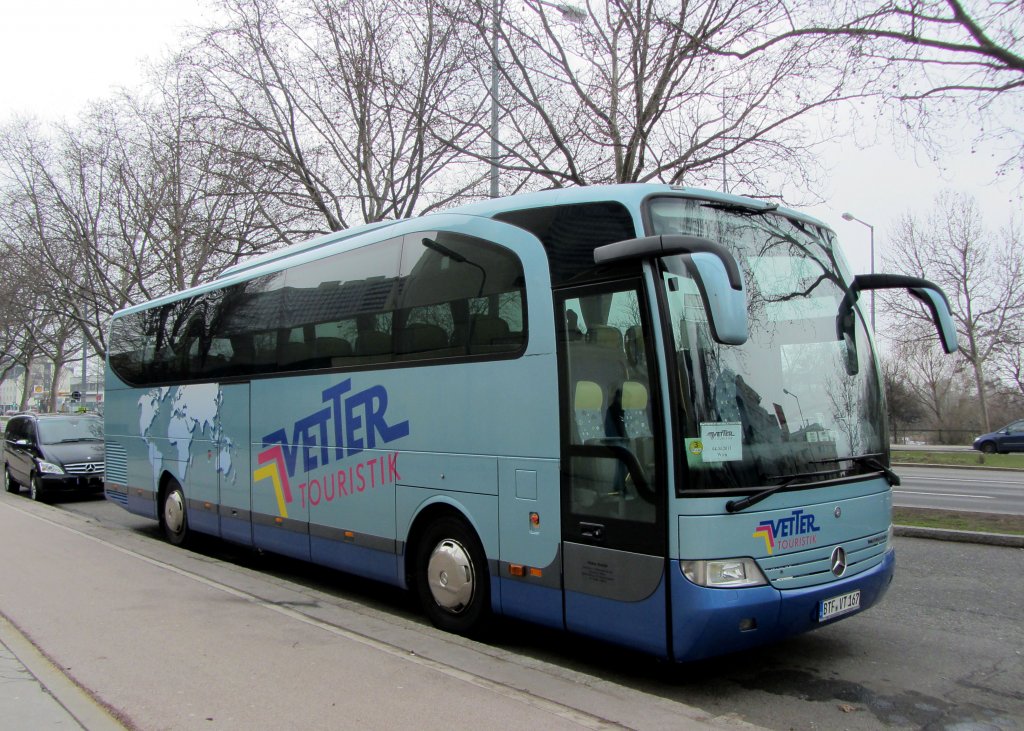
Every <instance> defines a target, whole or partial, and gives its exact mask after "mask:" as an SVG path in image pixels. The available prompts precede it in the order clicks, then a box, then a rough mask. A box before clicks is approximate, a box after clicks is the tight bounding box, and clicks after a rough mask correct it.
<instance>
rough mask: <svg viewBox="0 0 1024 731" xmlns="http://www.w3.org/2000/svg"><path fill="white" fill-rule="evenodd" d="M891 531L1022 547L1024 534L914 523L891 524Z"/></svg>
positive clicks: (962, 541)
mask: <svg viewBox="0 0 1024 731" xmlns="http://www.w3.org/2000/svg"><path fill="white" fill-rule="evenodd" d="M893 532H894V533H895V534H896V535H898V536H905V537H907V538H930V539H932V540H936V541H956V542H959V543H981V544H985V545H989V546H1006V547H1008V548H1024V536H1015V535H1009V534H1006V533H979V532H975V531H966V530H950V529H948V528H921V527H918V526H914V525H896V526H893Z"/></svg>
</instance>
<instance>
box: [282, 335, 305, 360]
mask: <svg viewBox="0 0 1024 731" xmlns="http://www.w3.org/2000/svg"><path fill="white" fill-rule="evenodd" d="M309 351H310V347H309V346H308V345H306V343H303V342H299V341H295V340H292V341H290V342H287V343H285V344H284V346H283V347H282V348H281V365H284V366H295V365H299V364H300V363H305V362H306V361H308V360H309Z"/></svg>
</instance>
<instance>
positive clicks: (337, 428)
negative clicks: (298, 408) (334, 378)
mask: <svg viewBox="0 0 1024 731" xmlns="http://www.w3.org/2000/svg"><path fill="white" fill-rule="evenodd" d="M322 396H323V403H324V404H326V405H325V406H324V407H322V408H320V409H318V410H317V411H314V412H313V413H312V414H309V415H307V416H304V417H302V418H301V419H299V420H298V421H296V422H295V423H294V425H293V426H292V428H291V430H290V433H289V430H287V429H285V428H282V429H278V430H277V431H274V432H272V433H270V434H268V435H267V436H265V437H263V446H264V449H263V451H262V452H260V453H259V454H258V455H257V456H256V461H257V463H258V464H259V467H257V468H256V469H255V470H253V473H252V478H253V482H263V481H269V482H270V484H271V486H272V487H273V490H274V497H275V499H276V502H277V512H278V514H279V515H280V516H281V517H282V518H287V517H288V506H289V505H292V504H293V503H294V502H295V500H296V496H295V493H296V492H297V493H298V498H297V499H298V501H299V503H300V505H301V507H302V508H306V507H307V506H309V505H314V506H315V505H319V504H320V503H321V502H324V501H326V502H331V501H333V500H338V499H341V498H343V497H348V496H351V495H356V494H359V493H362V492H365V491H366V490H367V489H370V490H373V489H376V488H378V487H383V486H386V485H394V484H395V483H396V482H398V480H400V479H401V476H400V475H399V474H398V454H399V453H398V452H395V451H391V450H390V449H389V450H387V451H382V450H381V449H380V447H381V446H383V445H386V444H389V443H391V442H393V441H395V440H396V439H401V438H402V437H405V436H408V435H409V422H408V421H407V420H406V421H399V422H396V423H394V424H391V423H388V420H387V418H386V411H387V407H388V392H387V390H386V389H385V388H384V386H380V385H377V386H370V387H369V388H366V389H363V390H362V391H357V392H354V393H353V392H352V379H351V378H346V379H345V380H344V381H341V382H340V383H337V384H335V385H334V386H331V387H330V388H328V389H326V390H324V391H323V392H322ZM370 450H374V451H373V452H370ZM370 454H374V455H375V456H372V457H371V456H369V455H370ZM357 456H358V459H353V457H357ZM339 463H343V464H339Z"/></svg>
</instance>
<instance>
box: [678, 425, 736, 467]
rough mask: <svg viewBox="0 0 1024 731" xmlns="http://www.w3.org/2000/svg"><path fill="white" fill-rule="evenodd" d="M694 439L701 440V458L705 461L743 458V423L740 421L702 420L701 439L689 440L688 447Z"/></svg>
mask: <svg viewBox="0 0 1024 731" xmlns="http://www.w3.org/2000/svg"><path fill="white" fill-rule="evenodd" d="M694 441H698V442H700V449H701V451H700V458H701V461H703V462H735V461H737V460H741V459H743V425H742V424H741V423H740V422H738V421H710V422H707V421H702V422H701V424H700V439H699V440H693V439H689V440H687V442H688V444H687V447H690V446H691V444H690V443H692V442H694Z"/></svg>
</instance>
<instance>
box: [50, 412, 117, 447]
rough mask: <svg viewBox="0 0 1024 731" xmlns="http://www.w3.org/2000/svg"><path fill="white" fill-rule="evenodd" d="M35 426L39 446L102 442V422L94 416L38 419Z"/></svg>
mask: <svg viewBox="0 0 1024 731" xmlns="http://www.w3.org/2000/svg"><path fill="white" fill-rule="evenodd" d="M37 426H38V429H39V442H40V444H60V443H62V442H98V441H102V440H103V422H102V421H101V420H100V419H97V418H96V417H94V416H75V417H67V418H59V419H40V420H39V421H38V423H37Z"/></svg>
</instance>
